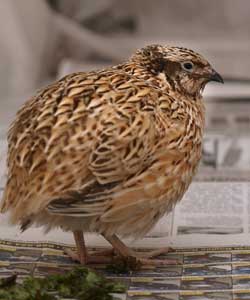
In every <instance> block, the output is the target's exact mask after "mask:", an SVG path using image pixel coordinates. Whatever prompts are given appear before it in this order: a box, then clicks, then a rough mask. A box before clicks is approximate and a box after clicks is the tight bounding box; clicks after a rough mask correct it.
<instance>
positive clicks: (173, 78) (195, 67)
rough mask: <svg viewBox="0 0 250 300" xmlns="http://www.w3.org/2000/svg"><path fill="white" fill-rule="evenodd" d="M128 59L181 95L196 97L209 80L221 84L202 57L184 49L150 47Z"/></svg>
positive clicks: (217, 74) (220, 78) (215, 73)
mask: <svg viewBox="0 0 250 300" xmlns="http://www.w3.org/2000/svg"><path fill="white" fill-rule="evenodd" d="M132 60H133V61H136V62H137V63H139V64H140V65H141V66H143V67H145V68H146V69H147V70H148V71H149V72H151V73H152V75H153V76H157V77H158V78H160V79H161V81H162V83H163V84H164V81H165V82H167V84H168V85H170V86H171V88H172V89H173V90H174V91H175V90H176V91H179V92H181V93H183V94H184V95H189V96H193V97H197V96H199V95H200V94H201V92H202V91H203V89H204V87H205V85H206V84H207V83H208V82H209V81H217V82H221V83H223V79H222V77H221V75H220V74H219V73H217V72H216V71H215V70H214V69H213V68H212V66H211V65H210V63H209V62H208V61H207V60H206V59H205V58H204V57H202V56H201V55H200V54H198V53H196V52H194V51H192V50H189V49H186V48H181V47H164V46H160V45H150V46H147V47H145V48H143V49H141V50H138V51H137V52H136V54H135V55H134V56H133V57H132Z"/></svg>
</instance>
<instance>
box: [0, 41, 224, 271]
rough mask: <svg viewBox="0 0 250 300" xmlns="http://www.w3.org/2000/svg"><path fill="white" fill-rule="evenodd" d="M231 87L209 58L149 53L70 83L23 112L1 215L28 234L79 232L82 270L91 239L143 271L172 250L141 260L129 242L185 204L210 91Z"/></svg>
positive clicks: (160, 50)
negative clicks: (38, 229)
mask: <svg viewBox="0 0 250 300" xmlns="http://www.w3.org/2000/svg"><path fill="white" fill-rule="evenodd" d="M209 81H218V82H223V80H222V77H221V76H220V75H219V74H218V73H217V72H216V71H215V70H214V69H213V68H212V67H211V65H210V64H209V63H208V62H207V60H206V59H205V58H203V57H202V56H201V55H200V54H198V53H195V52H194V51H192V50H189V49H186V48H181V47H167V46H166V47H164V46H161V45H150V46H147V47H145V48H143V49H140V50H138V51H137V52H136V53H135V54H134V55H132V57H131V58H130V59H129V60H128V61H127V62H125V63H123V64H120V65H117V66H114V67H110V68H107V69H104V70H101V71H93V72H79V73H73V74H70V75H67V76H65V77H64V78H62V79H61V80H59V81H57V82H55V83H52V84H51V85H49V86H48V87H46V88H44V89H42V90H41V91H39V92H38V93H37V94H36V95H35V96H34V97H32V98H31V99H29V100H28V101H27V102H26V103H25V104H24V105H23V107H22V108H21V109H20V110H19V111H18V112H17V115H16V118H15V120H14V122H13V123H12V125H11V127H10V129H9V132H8V158H7V169H8V173H7V183H6V186H5V190H4V195H3V200H2V204H1V211H2V212H6V211H9V212H10V218H11V221H12V223H14V224H20V226H21V229H22V230H25V229H27V228H28V227H29V226H31V225H33V224H34V225H37V226H45V230H46V231H49V230H50V229H52V228H55V227H60V228H62V229H63V230H65V231H72V232H73V234H74V238H75V242H76V246H77V253H73V252H70V253H69V254H70V255H71V256H72V257H74V258H75V259H77V260H79V262H80V263H82V264H88V263H92V262H98V261H103V262H108V261H109V260H110V255H108V254H107V253H106V256H104V255H100V253H97V254H96V255H89V254H88V252H87V250H86V247H85V243H84V233H85V232H96V233H99V234H101V235H102V236H103V237H104V238H105V239H106V240H107V241H108V242H109V243H110V244H111V245H112V246H113V249H114V252H115V253H116V255H119V256H121V257H123V258H124V259H125V258H127V257H134V258H135V260H136V261H137V262H139V263H140V264H155V265H157V264H167V263H169V261H168V260H160V259H155V258H153V257H154V256H156V255H159V254H161V253H163V252H164V251H167V249H166V248H163V249H157V250H155V251H153V252H148V253H143V254H142V253H139V252H136V251H134V250H132V249H130V248H128V247H127V246H126V245H125V244H124V243H123V242H122V241H121V239H120V238H121V237H135V238H140V237H143V236H144V235H145V234H146V233H147V232H148V231H149V230H150V229H152V227H153V226H154V225H155V224H156V222H157V221H158V220H159V219H160V218H161V217H162V216H163V215H164V214H166V213H169V212H170V211H171V210H172V209H173V207H174V206H175V204H176V203H177V202H178V201H179V200H181V198H182V197H183V195H184V193H185V191H186V190H187V188H188V186H189V185H190V183H191V181H192V178H193V176H194V174H195V173H196V170H197V167H198V163H199V161H200V158H201V150H202V138H203V130H204V104H203V99H202V91H203V89H204V87H205V85H206V84H207V83H208V82H209Z"/></svg>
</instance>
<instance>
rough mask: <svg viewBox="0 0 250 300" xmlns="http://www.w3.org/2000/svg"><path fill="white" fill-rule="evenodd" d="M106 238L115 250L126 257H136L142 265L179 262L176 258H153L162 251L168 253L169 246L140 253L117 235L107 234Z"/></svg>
mask: <svg viewBox="0 0 250 300" xmlns="http://www.w3.org/2000/svg"><path fill="white" fill-rule="evenodd" d="M105 239H106V240H107V241H108V242H109V243H110V244H111V245H112V246H113V247H114V249H115V251H116V252H117V253H118V254H119V255H120V256H122V257H123V258H125V259H129V258H134V259H135V260H136V262H137V263H138V264H142V265H169V264H177V261H176V260H172V259H171V260H170V259H152V258H153V257H155V256H158V255H160V254H162V253H167V252H168V251H169V248H161V249H157V250H154V251H149V252H146V253H143V252H142V253H138V252H135V251H133V250H132V249H130V248H128V247H127V246H126V245H125V244H124V243H123V242H122V241H121V240H120V239H119V238H118V237H117V236H116V235H112V236H111V237H107V236H105Z"/></svg>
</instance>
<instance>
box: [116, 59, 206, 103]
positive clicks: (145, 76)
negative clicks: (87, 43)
mask: <svg viewBox="0 0 250 300" xmlns="http://www.w3.org/2000/svg"><path fill="white" fill-rule="evenodd" d="M117 68H120V69H122V70H123V71H125V72H126V73H127V74H129V75H132V76H136V77H137V78H139V79H142V80H144V81H146V82H148V83H150V84H151V85H153V86H154V87H155V88H159V89H160V90H161V91H162V92H166V93H167V94H168V95H170V96H172V97H177V98H178V99H180V100H181V99H186V100H189V101H195V102H197V101H201V100H202V96H201V95H200V94H195V95H192V94H187V93H185V92H184V91H183V90H182V89H180V88H178V86H176V85H175V84H174V83H173V82H171V81H169V80H167V79H166V76H165V74H163V73H159V74H152V72H150V71H148V70H147V69H146V68H145V67H143V66H141V65H140V64H137V63H135V62H127V63H125V64H122V65H118V66H117Z"/></svg>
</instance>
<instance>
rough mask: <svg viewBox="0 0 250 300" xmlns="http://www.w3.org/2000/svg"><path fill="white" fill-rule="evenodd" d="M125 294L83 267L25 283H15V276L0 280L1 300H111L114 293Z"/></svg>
mask: <svg viewBox="0 0 250 300" xmlns="http://www.w3.org/2000/svg"><path fill="white" fill-rule="evenodd" d="M122 292H125V286H124V285H122V284H120V283H117V282H112V281H110V280H108V279H106V278H104V277H103V276H101V275H99V274H97V273H95V272H94V271H92V270H89V269H87V268H83V267H77V268H75V269H74V270H73V271H71V272H68V273H66V274H64V275H51V276H48V277H46V278H34V277H28V278H26V279H25V280H24V281H23V283H22V284H18V283H16V276H11V277H9V278H5V279H2V280H0V300H59V299H63V298H72V299H77V300H93V299H95V300H111V299H112V296H111V295H110V294H111V293H122Z"/></svg>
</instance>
